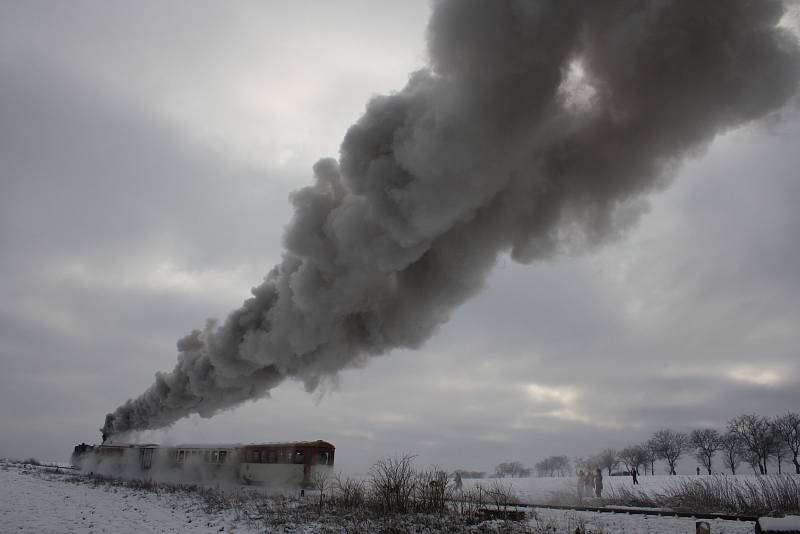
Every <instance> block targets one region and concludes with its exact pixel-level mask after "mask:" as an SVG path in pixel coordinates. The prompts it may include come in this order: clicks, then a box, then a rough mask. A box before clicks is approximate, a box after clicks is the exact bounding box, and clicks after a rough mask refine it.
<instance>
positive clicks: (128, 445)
mask: <svg viewBox="0 0 800 534" xmlns="http://www.w3.org/2000/svg"><path fill="white" fill-rule="evenodd" d="M100 446H101V447H104V448H111V449H129V448H131V449H132V448H148V447H163V448H167V449H195V450H206V449H208V450H212V449H239V448H242V447H325V448H331V449H335V448H336V447H335V446H334V445H333V443H330V442H328V441H324V440H321V439H318V440H315V441H264V442H257V443H178V444H176V445H159V444H158V443H109V442H104V443H102V444H101V445H100Z"/></svg>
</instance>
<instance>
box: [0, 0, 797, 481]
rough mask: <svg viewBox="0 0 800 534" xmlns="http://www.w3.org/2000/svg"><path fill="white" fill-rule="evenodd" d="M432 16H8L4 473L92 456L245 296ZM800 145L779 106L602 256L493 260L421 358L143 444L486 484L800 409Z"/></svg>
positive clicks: (357, 6) (671, 191) (314, 8)
mask: <svg viewBox="0 0 800 534" xmlns="http://www.w3.org/2000/svg"><path fill="white" fill-rule="evenodd" d="M334 5H335V7H333V6H334ZM223 6H224V7H223ZM428 15H429V8H428V5H427V4H426V3H425V2H356V1H353V2H344V3H342V2H337V3H335V4H334V3H330V2H317V3H313V5H312V4H308V3H303V4H302V6H300V5H299V4H298V5H296V6H295V5H294V4H288V3H285V4H284V3H279V2H275V3H259V4H257V5H250V4H244V3H242V4H237V6H236V7H235V8H230V6H229V5H227V4H225V5H223V4H212V3H207V4H192V6H191V8H190V7H189V6H188V5H183V6H181V5H180V4H171V5H168V6H164V5H163V4H160V3H153V4H147V3H144V2H142V3H136V4H128V3H123V2H119V3H105V4H103V6H102V7H101V6H98V5H97V4H92V3H80V2H76V3H70V4H61V3H53V4H44V3H40V4H34V3H10V4H5V5H3V6H2V7H0V162H1V163H2V165H1V166H0V455H3V456H16V457H23V456H30V455H33V456H37V457H40V458H61V459H63V458H65V457H66V456H67V455H68V454H69V452H70V451H71V448H72V446H73V445H74V444H75V443H78V442H81V441H89V442H92V441H96V440H97V439H98V438H99V432H98V430H97V429H98V426H99V423H100V422H101V421H102V418H103V416H104V415H105V413H106V412H108V411H109V409H112V408H113V407H116V406H117V405H119V404H120V403H121V402H123V401H125V400H126V399H128V398H131V397H135V396H137V395H139V394H140V393H141V392H142V391H143V390H144V389H145V388H147V387H148V386H149V385H150V384H151V383H152V380H153V374H154V373H155V372H156V371H159V370H161V371H166V370H169V369H171V368H172V367H173V366H174V362H175V353H176V349H175V342H176V340H177V339H178V338H180V337H182V336H183V335H184V334H185V333H186V332H188V331H191V330H192V329H193V328H198V327H202V325H203V323H204V321H205V320H206V318H208V317H220V318H224V317H225V315H226V314H227V313H228V312H229V311H230V310H231V309H233V308H235V307H236V306H238V305H239V304H240V303H241V301H242V300H243V299H244V298H246V297H247V296H248V295H249V289H250V288H251V287H252V286H255V285H258V284H259V283H261V281H262V279H263V277H264V276H265V275H266V273H267V271H268V270H269V269H270V268H271V267H272V265H274V264H275V263H277V262H278V261H279V260H280V256H281V253H282V249H283V246H282V243H281V237H282V234H283V230H284V227H285V225H286V224H287V223H288V221H289V219H290V217H291V209H290V205H289V202H288V196H289V193H290V192H291V191H292V190H295V189H297V188H300V187H303V186H305V185H307V184H308V183H309V182H310V180H311V166H312V165H313V164H314V162H315V161H317V159H318V158H319V157H321V156H336V155H337V151H338V146H339V143H340V142H341V139H342V136H343V134H344V132H345V130H346V128H347V127H348V126H349V125H350V124H352V123H353V122H354V120H355V119H356V118H357V117H358V116H359V115H360V114H361V113H362V112H363V110H364V106H365V104H366V101H367V99H368V98H369V97H370V96H371V95H373V94H380V93H389V92H390V91H392V90H394V89H399V88H401V87H402V86H403V85H404V84H405V83H406V80H407V75H408V73H409V72H411V71H413V70H414V69H415V68H418V67H419V66H421V65H422V64H423V63H424V61H425V55H424V50H425V42H424V28H425V24H426V23H427V18H428ZM799 140H800V119H799V118H798V115H797V111H796V106H794V105H790V106H789V107H788V108H787V109H785V110H783V112H782V113H781V114H780V115H779V116H773V117H770V119H769V120H768V121H763V122H760V123H757V124H753V125H750V126H748V127H747V128H742V129H738V130H735V131H731V132H728V133H726V134H725V135H723V136H721V137H719V138H717V139H716V140H715V142H714V143H713V144H712V145H711V146H709V147H708V148H707V149H706V150H705V151H704V152H702V153H699V154H696V155H695V157H694V159H692V160H691V161H689V162H687V163H685V164H684V165H683V166H682V167H681V169H680V170H679V172H678V174H677V176H676V178H675V181H674V183H673V184H672V185H671V186H670V187H669V188H668V189H666V190H665V191H664V192H661V193H658V194H656V195H654V196H652V197H650V199H649V200H650V202H649V208H648V210H647V213H646V214H645V215H643V217H642V218H641V221H640V223H639V224H638V225H636V226H634V227H633V228H631V229H630V230H628V231H627V232H626V233H625V234H624V235H621V236H620V237H619V238H618V239H617V240H615V241H614V242H613V243H611V244H607V245H605V246H603V247H601V248H597V249H593V250H590V251H582V252H580V253H576V254H574V255H562V256H559V257H556V258H554V259H550V260H547V261H545V262H538V263H533V264H531V265H520V264H517V263H515V262H513V261H512V260H511V259H510V258H503V259H501V261H500V263H499V264H498V266H497V267H496V268H495V269H494V271H493V272H492V274H491V276H490V278H489V280H488V282H487V287H486V289H485V290H484V291H483V292H482V293H480V294H479V295H478V296H477V297H475V298H473V299H472V300H470V301H468V302H467V303H466V304H465V305H464V306H462V307H460V308H459V309H457V310H456V311H455V313H454V314H453V315H452V317H451V319H450V321H449V322H448V323H447V324H445V325H444V326H443V327H441V328H440V329H439V331H438V332H437V333H436V335H435V336H434V337H433V338H432V339H431V340H430V341H429V342H428V343H427V344H426V345H425V346H424V347H423V348H421V349H419V350H416V351H408V350H396V351H394V352H392V353H391V354H389V355H386V356H381V357H378V358H374V359H372V360H371V361H370V362H369V364H368V365H367V366H366V367H365V368H363V369H356V370H347V371H345V372H343V373H341V374H340V375H339V377H338V379H337V380H331V381H328V382H325V383H323V384H322V386H321V387H320V388H319V389H318V390H317V391H316V392H315V393H313V394H308V393H306V392H305V391H304V390H303V387H302V384H299V383H296V382H292V381H288V382H284V383H283V384H282V385H281V386H279V387H278V388H277V389H275V390H274V391H273V392H272V397H271V398H267V399H263V400H259V401H255V402H251V403H247V404H245V405H243V406H240V407H238V408H236V409H234V410H232V411H227V412H223V413H221V414H219V415H217V416H216V417H214V418H212V419H201V418H196V417H192V418H189V419H186V420H183V421H180V422H179V423H177V424H176V425H175V426H174V427H172V428H170V429H168V430H166V431H158V432H152V433H149V434H147V435H145V436H143V439H153V440H160V441H165V442H180V441H195V442H196V441H201V442H202V441H216V442H219V441H243V442H246V441H262V440H267V441H276V440H284V439H286V440H293V439H317V438H321V439H327V440H330V441H332V442H333V443H335V444H336V446H337V462H338V463H340V465H342V466H343V467H350V468H353V469H364V468H365V467H366V466H367V465H369V463H370V462H372V461H374V460H375V459H376V458H379V457H381V456H383V455H385V454H387V453H394V452H412V453H416V454H419V455H420V460H421V461H422V462H435V463H438V464H440V465H442V466H444V467H447V468H458V467H461V468H474V469H480V470H490V469H492V468H493V467H494V465H496V464H497V463H499V462H501V461H508V460H520V461H522V462H524V463H526V464H528V465H532V464H533V463H534V462H535V461H537V459H540V458H541V457H543V456H546V455H550V454H562V453H563V454H568V455H570V456H572V455H586V454H590V453H592V452H595V451H597V450H598V449H601V448H604V447H621V446H624V445H627V444H629V443H635V442H638V441H641V440H643V439H645V438H646V437H648V436H649V435H650V433H652V432H653V431H654V430H656V429H657V428H659V427H663V426H671V427H673V428H676V429H682V430H685V429H690V428H693V427H696V426H699V425H715V426H720V427H721V426H722V425H724V423H725V421H726V420H727V419H729V418H731V417H732V416H734V415H738V414H739V413H743V412H754V411H755V412H759V413H762V414H764V415H773V414H778V413H781V412H783V411H785V410H787V409H791V410H795V411H797V410H800V393H798V392H800V368H799V365H798V347H800V329H798V327H797V325H798V324H800V304H798V303H799V302H800V299H799V298H798V297H800V294H799V293H800V246H798V242H797V236H798V235H800V214H798V210H797V208H796V204H797V201H798V199H800V181H798V171H797V169H798V165H799V164H800V154H798V151H797V146H798V141H799ZM693 468H694V464H693V463H691V462H689V461H687V462H685V464H684V465H683V470H685V471H689V470H693Z"/></svg>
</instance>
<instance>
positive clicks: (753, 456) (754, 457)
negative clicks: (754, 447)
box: [742, 449, 764, 475]
mask: <svg viewBox="0 0 800 534" xmlns="http://www.w3.org/2000/svg"><path fill="white" fill-rule="evenodd" d="M742 460H744V463H746V464H747V465H749V466H750V467H751V468H752V469H753V474H754V475H758V474H759V473H761V474H764V466H763V465H761V458H760V457H759V456H758V454H757V453H755V452H753V451H751V450H749V449H742Z"/></svg>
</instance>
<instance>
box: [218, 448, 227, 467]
mask: <svg viewBox="0 0 800 534" xmlns="http://www.w3.org/2000/svg"><path fill="white" fill-rule="evenodd" d="M227 456H228V451H219V463H221V464H224V463H225V458H226V457H227Z"/></svg>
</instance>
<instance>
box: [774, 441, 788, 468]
mask: <svg viewBox="0 0 800 534" xmlns="http://www.w3.org/2000/svg"><path fill="white" fill-rule="evenodd" d="M791 454H792V452H791V451H790V450H789V447H788V446H787V445H786V443H784V442H783V441H782V440H780V439H777V440H776V443H775V451H774V452H773V453H772V457H773V458H775V463H776V464H778V474H779V475H781V474H783V469H782V466H783V462H784V461H785V460H788V459H789V458H790V457H791Z"/></svg>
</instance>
